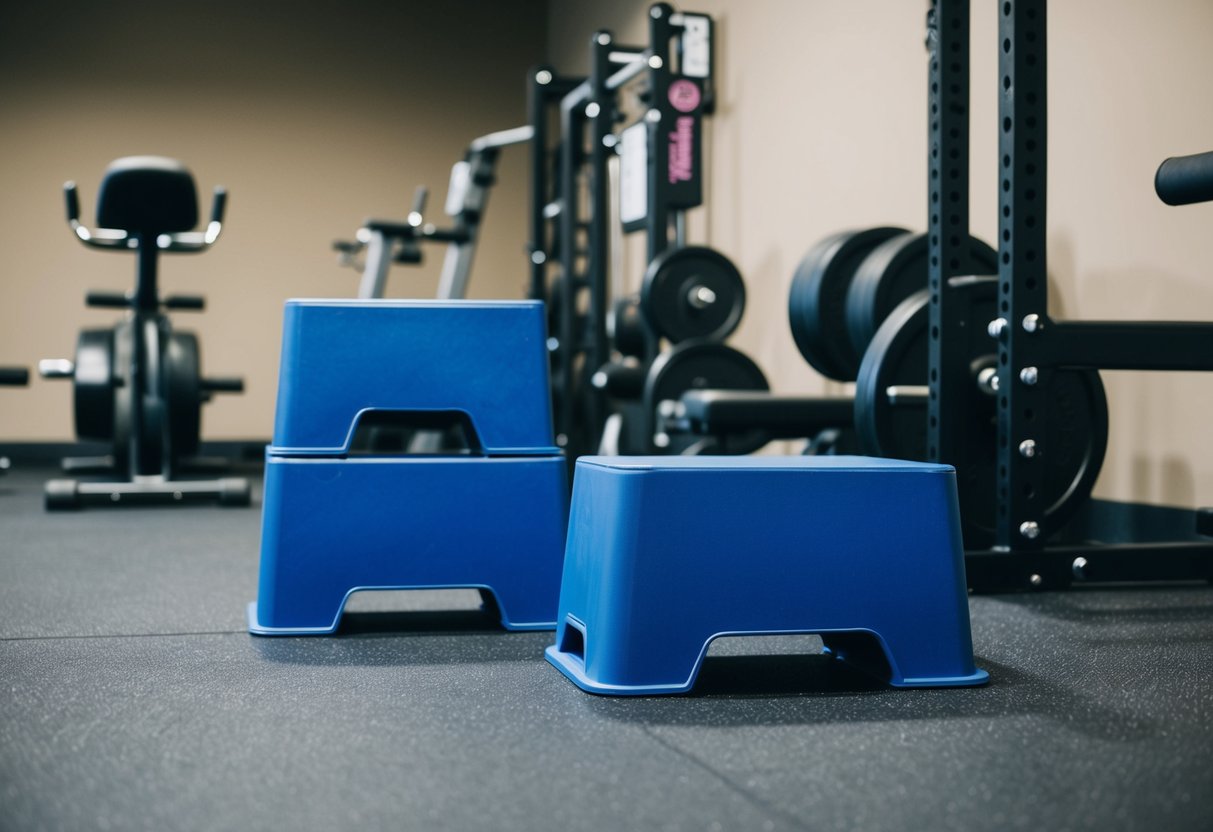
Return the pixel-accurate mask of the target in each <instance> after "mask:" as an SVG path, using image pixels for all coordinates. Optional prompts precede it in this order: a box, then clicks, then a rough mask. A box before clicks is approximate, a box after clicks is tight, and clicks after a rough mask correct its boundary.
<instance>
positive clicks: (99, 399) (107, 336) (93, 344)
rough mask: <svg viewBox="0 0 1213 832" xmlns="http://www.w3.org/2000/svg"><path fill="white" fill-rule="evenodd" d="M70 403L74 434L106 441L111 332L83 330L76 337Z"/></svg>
mask: <svg viewBox="0 0 1213 832" xmlns="http://www.w3.org/2000/svg"><path fill="white" fill-rule="evenodd" d="M72 402H73V410H74V416H75V420H76V435H77V436H79V437H80V438H81V439H93V440H97V441H101V442H109V441H110V440H111V439H113V437H114V333H113V331H112V330H109V329H84V330H81V331H80V337H79V338H77V339H76V372H75V374H74V375H73V384H72Z"/></svg>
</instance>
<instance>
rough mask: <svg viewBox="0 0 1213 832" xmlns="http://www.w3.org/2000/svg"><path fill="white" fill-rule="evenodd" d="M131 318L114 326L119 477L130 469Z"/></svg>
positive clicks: (115, 436) (115, 446)
mask: <svg viewBox="0 0 1213 832" xmlns="http://www.w3.org/2000/svg"><path fill="white" fill-rule="evenodd" d="M132 331H133V330H132V327H131V322H130V321H123V322H122V323H119V324H117V325H116V326H115V327H114V330H113V333H114V336H113V337H114V363H113V370H114V380H115V388H114V431H113V455H114V470H115V472H116V473H117V474H118V476H127V475H129V474H130V473H132V472H131V466H130V462H131V428H132V419H131V412H132V409H133V408H132V400H133V398H134V384H133V383H132V382H131V352H132V350H133V347H134V338H133V337H132Z"/></svg>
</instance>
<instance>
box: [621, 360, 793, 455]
mask: <svg viewBox="0 0 1213 832" xmlns="http://www.w3.org/2000/svg"><path fill="white" fill-rule="evenodd" d="M769 389H770V386H769V385H768V384H767V379H766V376H764V375H763V373H762V370H760V369H759V368H758V365H757V364H755V363H754V361H753V360H752V359H751V358H750V357H749V356H747V355H746V354H745V353H743V352H741V351H739V350H735V349H733V348H732V347H729V346H726V345H724V344H721V343H718V342H715V341H708V340H693V341H683V342H682V343H681V344H678V345H677V346H675V347H673V348H671V349H669V350H666V351H665V352H663V353H661V354H660V355H658V356H657V358H656V360H654V361H653V364H652V365H651V366H650V367H649V372H648V375H647V377H646V378H645V385H644V410H645V412H646V413H647V414H648V417H649V418H650V419H651V420H652V422H651V424H653V425H654V426H657V429H656V430H655V431H654V432H653V435H652V436H651V437H650V438H649V442H650V445H651V449H650V453H652V452H661V453H668V454H680V453H684V452H687V451H688V449H691V448H692V446H695V445H697V444H700V440H701V439H702V437H696V436H693V435H690V434H686V433H676V434H669V433H666V432H665V431H663V430H661V429H660V425H661V423H662V421H663V420H664V419H669V418H676V417H677V413H676V408H677V406H678V402H679V399H681V398H682V394H683V393H686V392H687V391H688V390H769ZM666 411H669V412H668V413H667V412H666ZM766 443H767V439H766V437H765V435H764V434H763V433H762V432H761V431H749V432H747V433H745V434H743V435H740V436H730V437H729V438H728V442H727V444H713V445H712V447H711V448H710V450H711V452H712V453H728V454H748V453H753V452H754V451H756V450H758V449H759V448H761V447H762V446H763V445H765V444H766ZM697 450H698V451H699V452H705V451H707V450H709V449H708V448H706V447H701V448H699V449H697Z"/></svg>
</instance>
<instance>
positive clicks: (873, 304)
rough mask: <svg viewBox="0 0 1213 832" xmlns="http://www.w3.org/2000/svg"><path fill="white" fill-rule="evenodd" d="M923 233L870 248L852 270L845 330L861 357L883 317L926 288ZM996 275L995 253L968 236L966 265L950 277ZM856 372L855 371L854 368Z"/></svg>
mask: <svg viewBox="0 0 1213 832" xmlns="http://www.w3.org/2000/svg"><path fill="white" fill-rule="evenodd" d="M929 257H930V251H929V245H928V241H927V235H926V234H903V235H902V236H900V237H894V238H893V239H890V240H886V241H885V242H883V243H881V244H880V245H879V246H877V247H875V248H874V249H872V252H871V253H870V254H869V255H868V256H867V257H866V258H864V261H863V262H862V263H861V264H859V266H858V267H857V268H856V270H855V280H854V281H853V282H852V283H851V289H850V291H849V292H847V298H846V313H845V319H846V329H847V337H848V339H849V340H850V343H851V346H852V347H853V348H854V349H855V350H857V351H858V354H859V355H863V352H864V350H866V349H867V348H868V344H869V343H870V342H871V340H872V336H874V335H875V334H876V330H877V328H878V327H879V326H880V324H881V323H882V322H883V321H884V319H885V316H886V315H888V314H889V313H890V312H892V311H893V309H894V308H896V306H897V304H899V303H901V302H902V301H903V300H905V299H906V298H908V297H909V296H910V295H912V294H914V293H915V292H917V291H919V290H920V289H925V288H927V260H928V258H929ZM997 272H998V252H996V251H994V249H992V248H990V247H989V246H988V245H986V244H985V243H983V242H982V241H981V240H979V239H977V238H976V237H973V236H970V237H969V262H968V264H967V265H963V267H962V270H961V271H959V272H957V271H955V270H953V272H952V273H953V274H965V275H987V274H996V273H997ZM857 369H858V368H857Z"/></svg>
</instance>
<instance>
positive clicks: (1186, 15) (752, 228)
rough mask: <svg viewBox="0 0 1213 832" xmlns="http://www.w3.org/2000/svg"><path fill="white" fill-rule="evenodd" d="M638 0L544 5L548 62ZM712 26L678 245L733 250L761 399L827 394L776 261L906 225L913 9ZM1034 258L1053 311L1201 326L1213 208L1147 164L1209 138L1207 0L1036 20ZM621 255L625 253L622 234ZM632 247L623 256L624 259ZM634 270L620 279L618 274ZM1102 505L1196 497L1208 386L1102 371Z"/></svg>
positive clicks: (868, 9) (574, 61) (914, 106)
mask: <svg viewBox="0 0 1213 832" xmlns="http://www.w3.org/2000/svg"><path fill="white" fill-rule="evenodd" d="M998 6H999V3H997V2H993V0H989V1H988V2H974V3H973V44H974V48H973V119H972V124H973V135H972V183H973V193H972V224H973V225H972V228H973V233H975V234H977V235H979V236H981V237H983V238H984V239H986V240H987V241H989V242H990V243H991V244H992V245H995V246H996V245H997V240H996V234H997V216H996V211H997V203H996V187H997V185H996V181H997V170H996V166H997V145H996V139H997V137H996V130H997V127H996V123H997V55H996V52H997V47H996V43H997V38H996V14H997V8H998ZM648 7H649V3H648V2H644V1H643V0H550V2H549V4H548V10H549V14H550V19H549V23H548V26H549V29H548V31H549V36H548V47H549V55H550V58H551V60H552V62H553V64H554V65H555V66H556V67H557V68H558V69H559V70H560V71H561V72H563V73H568V74H572V73H576V72H583V71H584V70H585V67H586V55H587V49H588V43H589V38H590V35H591V33H592V32H593V31H595V30H596V29H608V30H611V31H612V32H613V33H614V35H615V38H616V40H617V41H619V42H623V43H634V44H642V43H643V42H644V40H645V38H646V28H645V25H646V24H645V15H646V13H647V9H648ZM686 8H687V10H692V9H693V10H695V11H703V12H707V13H710V14H712V15H713V16H714V17H715V19H716V31H717V43H716V59H717V65H716V71H717V78H718V81H717V84H718V86H717V89H718V102H719V103H718V111H717V114H716V115H715V117H714V118H713V119H711V121H710V122H709V125H708V128H707V136H708V149H707V158H708V160H709V164H708V168H707V177H708V179H707V204H706V206H705V208H703V209H701V210H699V211H697V212H696V216H693V218H692V220H691V222H690V229H691V233H690V239H691V241H692V242H706V243H708V244H711V245H713V246H715V247H717V248H719V249H720V250H721V251H723V252H724V253H726V254H727V255H729V256H730V257H732V258H733V259H734V260H735V262H736V263H737V264H738V266H739V267H740V268H741V271H742V273H743V274H744V275H745V277H746V286H747V291H748V294H749V302H748V306H747V312H746V316H745V320H744V322H743V324H742V327H741V329H740V331H739V332H738V334H737V335H736V336H735V337H734V339H733V343H734V344H735V345H736V346H738V347H740V348H741V349H743V350H744V351H746V352H748V353H749V354H750V355H752V356H753V357H754V358H755V359H756V360H757V361H758V363H759V364H760V365H761V366H762V367H763V369H764V370H765V371H766V373H767V375H768V376H769V377H770V379H771V382H772V385H773V387H774V388H775V389H776V390H780V391H786V392H805V393H814V392H821V391H827V390H831V391H840V390H842V389H844V388H843V387H842V386H841V385H838V384H836V383H833V382H827V381H826V380H825V379H823V378H822V377H820V376H818V375H817V374H816V373H815V372H814V371H813V370H812V369H811V368H809V367H808V365H807V364H806V363H805V362H804V361H803V360H802V359H801V358H800V355H799V353H798V352H797V351H796V349H795V346H794V344H793V342H792V339H791V336H790V335H789V333H788V326H787V315H786V299H787V290H788V286H789V284H790V282H791V277H792V273H793V270H794V269H795V267H796V263H797V261H798V259H799V258H800V257H801V256H802V255H803V254H804V252H805V251H806V250H807V249H808V248H809V246H810V245H811V244H812V243H813V242H814V241H816V240H818V239H820V238H821V237H823V236H825V235H827V234H829V233H831V232H834V231H838V230H843V229H847V228H853V227H862V226H873V225H882V224H899V225H905V226H908V227H911V228H915V229H923V228H924V227H925V222H926V207H925V206H926V132H927V124H926V72H927V58H926V50H925V48H924V45H923V40H924V34H925V15H926V10H927V8H928V4H927V2H925V0H848V1H847V2H826V0H697V2H696V3H695V4H694V5H693V6H687V7H686ZM1049 26H1050V42H1049V69H1050V87H1049V96H1050V100H1049V119H1050V121H1049V138H1050V141H1049V149H1050V154H1051V156H1050V167H1049V186H1050V194H1049V195H1050V200H1049V229H1050V231H1049V264H1050V273H1051V274H1052V276H1053V278H1054V281H1055V289H1054V293H1053V294H1054V298H1055V299H1054V300H1053V301H1052V305H1051V307H1050V308H1051V311H1052V313H1053V314H1054V316H1056V317H1062V316H1067V317H1075V318H1087V319H1097V318H1103V319H1117V318H1121V319H1123V318H1141V319H1155V320H1167V319H1171V320H1184V319H1188V320H1194V319H1203V320H1213V205H1198V206H1190V207H1186V208H1169V207H1167V206H1164V205H1163V204H1162V203H1160V202H1159V201H1158V199H1157V198H1156V197H1155V196H1154V192H1153V187H1152V183H1153V175H1154V170H1155V168H1156V167H1157V165H1158V163H1159V162H1160V161H1162V159H1163V158H1165V157H1167V156H1171V155H1177V154H1186V153H1196V152H1200V151H1204V150H1213V108H1211V107H1210V106H1209V102H1210V100H1213V49H1211V48H1210V47H1211V46H1213V40H1211V38H1213V3H1210V2H1209V0H1159V2H1155V3H1147V4H1142V3H1106V2H1101V1H1100V0H1064V2H1061V1H1059V2H1055V3H1053V4H1052V6H1051V8H1050V17H1049ZM629 248H630V249H635V248H636V246H634V245H629ZM635 261H636V257H635V255H634V254H633V255H632V256H631V257H630V258H629V262H630V263H631V264H634V263H635ZM639 277H640V275H639V273H638V270H637V269H635V268H633V269H632V270H631V273H630V275H629V279H630V281H631V284H630V285H632V286H635V285H637V282H638V281H639ZM1104 381H1105V384H1106V386H1107V389H1108V398H1109V408H1110V411H1111V430H1112V435H1111V441H1110V444H1109V451H1108V457H1107V461H1106V462H1105V465H1104V470H1103V475H1102V477H1101V479H1100V482H1099V484H1098V486H1097V493H1098V494H1099V495H1101V496H1105V497H1110V498H1115V499H1129V500H1145V501H1151V502H1166V503H1171V504H1175V505H1188V506H1191V505H1197V504H1202V505H1209V504H1213V453H1211V449H1213V442H1211V441H1210V439H1209V414H1210V413H1211V412H1213V376H1209V375H1199V374H1189V373H1183V374H1169V373H1156V374H1146V373H1105V374H1104Z"/></svg>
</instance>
